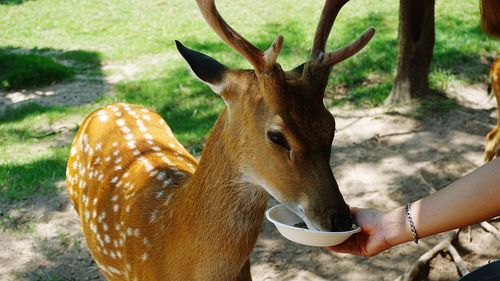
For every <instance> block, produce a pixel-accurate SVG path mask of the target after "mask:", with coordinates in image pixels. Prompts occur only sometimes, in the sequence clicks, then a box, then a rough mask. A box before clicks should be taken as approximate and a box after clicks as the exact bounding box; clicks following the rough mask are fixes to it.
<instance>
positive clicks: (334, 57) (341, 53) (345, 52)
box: [325, 26, 375, 65]
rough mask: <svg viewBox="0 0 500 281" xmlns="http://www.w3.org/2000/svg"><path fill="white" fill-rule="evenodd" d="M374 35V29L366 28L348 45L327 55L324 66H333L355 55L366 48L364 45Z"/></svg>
mask: <svg viewBox="0 0 500 281" xmlns="http://www.w3.org/2000/svg"><path fill="white" fill-rule="evenodd" d="M374 34H375V28H373V27H371V26H370V27H368V28H367V29H366V30H365V32H363V34H361V36H360V37H359V38H358V39H356V40H355V41H353V42H351V43H350V44H349V45H347V46H344V47H342V48H340V49H337V50H335V51H333V52H331V53H328V55H327V57H326V60H325V62H326V64H327V65H335V64H337V63H339V62H341V61H343V60H345V59H348V58H350V57H351V56H353V55H355V54H356V53H357V52H359V51H361V49H363V48H364V47H365V46H366V44H368V42H369V41H370V39H372V37H373V35H374Z"/></svg>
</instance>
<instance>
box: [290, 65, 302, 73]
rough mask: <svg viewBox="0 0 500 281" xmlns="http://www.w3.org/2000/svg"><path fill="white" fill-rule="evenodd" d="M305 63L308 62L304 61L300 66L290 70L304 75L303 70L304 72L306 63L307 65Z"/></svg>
mask: <svg viewBox="0 0 500 281" xmlns="http://www.w3.org/2000/svg"><path fill="white" fill-rule="evenodd" d="M305 64H306V63H303V64H301V65H299V66H296V67H295V68H294V69H292V70H290V71H292V72H295V73H297V74H299V75H302V72H304V65H305Z"/></svg>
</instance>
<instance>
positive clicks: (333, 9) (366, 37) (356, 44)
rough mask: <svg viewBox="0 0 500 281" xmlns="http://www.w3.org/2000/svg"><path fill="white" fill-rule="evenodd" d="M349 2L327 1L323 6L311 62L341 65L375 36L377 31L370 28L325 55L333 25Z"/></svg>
mask: <svg viewBox="0 0 500 281" xmlns="http://www.w3.org/2000/svg"><path fill="white" fill-rule="evenodd" d="M348 1H349V0H326V1H325V6H323V11H322V12H321V17H320V20H319V23H318V27H317V28H316V34H315V35H314V42H313V47H312V50H311V61H318V62H320V63H321V64H324V65H327V66H333V65H334V64H336V63H339V62H341V61H343V60H345V59H347V58H349V57H351V56H353V55H354V54H356V53H357V52H359V51H361V49H363V47H364V46H366V44H367V43H368V42H369V41H370V39H371V38H372V37H373V35H374V34H375V29H374V28H373V27H369V28H368V29H366V30H365V32H363V34H362V35H361V36H360V37H359V38H358V39H357V40H355V41H353V42H351V43H350V44H349V45H347V46H345V47H342V48H340V49H337V50H335V51H333V52H331V53H328V54H327V55H325V46H326V42H327V40H328V35H329V34H330V31H331V30H332V26H333V23H334V22H335V19H336V17H337V15H338V13H339V11H340V9H341V8H342V7H343V6H344V4H345V3H347V2H348Z"/></svg>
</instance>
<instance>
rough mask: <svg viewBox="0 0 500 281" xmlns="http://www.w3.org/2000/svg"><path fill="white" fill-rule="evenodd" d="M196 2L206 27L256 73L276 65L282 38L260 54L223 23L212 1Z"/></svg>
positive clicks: (199, 0)
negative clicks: (206, 24) (243, 59)
mask: <svg viewBox="0 0 500 281" xmlns="http://www.w3.org/2000/svg"><path fill="white" fill-rule="evenodd" d="M196 2H197V3H198V7H199V8H200V10H201V13H202V14H203V17H204V18H205V20H206V21H207V23H208V25H209V26H210V27H211V28H212V29H213V30H214V31H215V33H217V35H219V37H220V38H222V40H224V42H226V43H227V44H228V45H229V46H230V47H231V48H233V49H234V50H236V51H237V52H239V53H240V54H241V55H243V57H245V58H246V59H247V60H248V61H249V62H250V63H251V64H252V66H253V67H254V68H255V70H256V71H257V72H263V71H265V70H266V69H268V68H269V67H270V66H272V65H274V64H275V63H276V60H277V58H278V55H279V53H280V52H281V48H282V47H283V36H281V35H279V36H278V37H276V39H275V40H274V42H273V43H272V44H271V47H269V49H267V51H266V52H262V51H261V50H260V49H259V48H257V47H255V46H254V45H252V43H250V42H248V41H247V40H246V39H245V38H244V37H243V36H241V35H239V34H238V32H236V31H235V30H234V29H233V28H232V27H231V26H229V25H228V24H227V23H226V22H225V21H224V19H223V18H222V17H221V15H220V14H219V12H218V11H217V8H216V7H215V3H214V0H197V1H196Z"/></svg>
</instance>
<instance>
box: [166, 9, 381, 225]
mask: <svg viewBox="0 0 500 281" xmlns="http://www.w3.org/2000/svg"><path fill="white" fill-rule="evenodd" d="M197 2H198V6H199V7H200V10H201V12H202V14H203V16H204V17H205V19H206V21H207V22H208V24H209V25H210V27H211V28H212V29H213V30H214V31H215V32H216V33H217V34H218V35H219V36H220V37H221V38H222V39H223V40H224V41H225V42H226V43H227V44H228V45H229V46H230V47H232V48H233V49H234V50H236V51H238V52H239V53H240V54H241V55H243V57H245V58H246V59H247V60H248V61H249V62H250V63H251V64H252V66H253V68H254V69H253V70H240V69H231V68H228V67H226V66H224V65H223V64H221V63H219V62H217V61H216V60H214V59H212V58H210V57H208V56H206V55H204V54H201V53H199V52H196V51H193V50H190V49H188V48H186V47H184V46H183V45H182V44H181V43H179V42H178V41H176V44H177V48H178V50H179V52H180V53H181V54H182V56H183V57H184V58H185V60H186V61H187V63H188V64H189V66H190V68H191V70H192V71H193V72H194V74H195V75H196V76H197V77H198V78H199V79H201V80H202V81H203V82H205V83H206V84H208V85H209V86H210V87H211V88H212V90H213V91H214V92H216V93H217V94H219V95H220V96H221V97H222V98H223V100H224V102H225V104H226V110H225V111H224V113H223V114H225V125H224V130H225V134H224V138H225V139H228V140H227V141H226V143H227V144H228V145H227V146H228V147H227V149H229V150H230V151H231V152H232V155H233V157H234V163H235V165H236V166H237V167H236V168H237V170H238V172H239V174H240V177H241V180H242V181H244V182H247V183H251V184H253V185H255V186H260V187H262V188H264V189H265V190H266V191H267V192H268V193H269V194H271V195H272V196H273V197H274V198H276V199H277V200H278V201H280V202H281V203H282V204H284V205H285V206H286V207H288V208H289V209H290V210H292V211H293V212H295V213H296V214H297V215H299V216H300V217H301V218H302V219H304V221H305V222H306V223H307V225H308V227H309V228H313V229H320V230H325V231H331V230H336V231H339V230H347V229H349V228H350V227H351V225H352V219H351V216H350V211H349V207H348V206H347V204H346V203H345V201H344V199H343V197H342V195H341V193H340V191H339V188H338V185H337V182H336V180H335V177H334V176H333V173H332V170H331V167H330V164H329V162H330V161H329V160H330V153H331V146H332V141H333V138H334V136H335V120H334V118H333V116H332V114H331V113H330V112H329V111H328V110H327V109H326V108H325V106H324V104H323V95H324V92H325V88H326V86H327V82H328V76H329V74H330V72H331V69H332V67H333V66H334V65H335V64H337V63H339V62H341V61H343V60H345V59H347V58H349V57H351V56H352V55H354V54H356V53H357V52H359V51H360V50H361V49H362V48H363V47H364V46H365V45H366V44H367V43H368V41H369V40H370V39H371V38H372V36H373V35H374V32H375V30H374V29H373V28H372V27H370V28H368V29H367V30H366V31H365V32H364V33H363V34H362V35H361V36H360V37H359V38H358V39H357V40H355V41H353V42H352V43H351V44H349V45H347V46H345V47H343V48H340V49H338V50H335V51H333V52H329V53H326V52H325V45H326V41H327V38H328V35H329V33H330V31H331V28H332V25H333V22H334V20H335V17H336V16H337V14H338V12H339V10H340V9H341V7H342V6H343V5H344V4H345V3H346V2H347V1H346V0H341V1H334V0H331V1H330V0H327V1H326V3H325V6H324V8H323V11H322V13H321V18H320V22H319V24H318V27H317V29H316V35H315V38H314V43H313V47H312V51H311V57H310V59H309V60H308V61H307V62H305V63H303V64H301V65H300V66H298V67H296V68H295V69H292V70H289V71H284V70H283V69H282V68H281V66H280V65H279V64H278V63H277V58H278V55H279V53H280V51H281V49H282V47H283V37H282V36H278V37H277V38H276V39H275V40H274V42H273V43H272V44H271V46H270V47H269V49H267V50H266V51H265V52H263V51H261V50H259V49H258V48H256V47H255V46H254V45H252V44H251V43H250V42H248V41H247V40H246V39H245V38H243V37H242V36H241V35H239V34H238V33H237V32H236V31H234V30H233V29H232V28H231V27H230V26H229V25H228V24H227V23H226V22H225V21H224V20H223V19H222V17H221V16H220V14H219V13H218V11H217V9H216V7H215V4H214V1H213V0H206V1H205V0H198V1H197Z"/></svg>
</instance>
